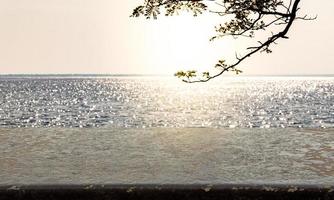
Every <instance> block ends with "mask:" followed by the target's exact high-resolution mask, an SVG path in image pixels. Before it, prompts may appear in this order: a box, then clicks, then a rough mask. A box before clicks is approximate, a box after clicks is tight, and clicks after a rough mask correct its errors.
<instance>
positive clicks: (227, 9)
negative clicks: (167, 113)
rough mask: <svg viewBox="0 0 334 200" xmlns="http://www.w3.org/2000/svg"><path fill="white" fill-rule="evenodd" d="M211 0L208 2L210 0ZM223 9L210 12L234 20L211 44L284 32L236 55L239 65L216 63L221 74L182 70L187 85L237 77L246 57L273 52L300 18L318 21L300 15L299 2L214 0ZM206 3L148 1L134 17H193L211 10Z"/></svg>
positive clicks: (196, 0)
mask: <svg viewBox="0 0 334 200" xmlns="http://www.w3.org/2000/svg"><path fill="white" fill-rule="evenodd" d="M207 1H209V0H207ZM212 1H214V2H215V3H216V5H218V6H219V7H221V8H222V10H215V11H213V10H209V12H210V13H214V14H218V15H220V16H226V15H230V16H233V17H234V18H233V19H232V20H230V21H229V22H226V23H224V24H223V25H222V24H220V25H218V26H217V27H216V32H217V33H218V34H217V35H216V36H214V37H212V38H211V39H210V41H212V40H215V39H218V38H221V37H226V36H232V37H234V38H238V37H239V36H243V37H249V38H253V37H254V35H255V32H256V31H259V30H266V29H267V28H269V27H271V26H283V27H282V28H281V31H279V32H277V33H272V35H271V36H270V37H269V38H267V40H265V41H258V43H259V45H258V46H253V47H248V48H246V49H247V50H248V52H247V53H246V54H245V55H243V56H238V55H237V54H236V56H235V57H236V62H235V63H233V64H230V65H228V64H226V63H225V60H219V61H218V63H217V64H216V66H215V67H216V68H218V69H220V72H218V73H217V74H214V75H210V73H209V72H203V73H202V75H201V77H200V78H198V79H196V80H195V79H194V78H195V77H198V75H197V73H196V71H194V70H190V71H179V72H177V73H176V74H175V76H177V77H179V78H182V80H183V81H184V82H187V83H196V82H207V81H209V80H211V79H213V78H216V77H218V76H220V75H222V74H223V73H225V72H228V71H233V72H235V73H236V74H239V73H241V72H242V71H241V70H239V69H237V68H236V67H237V66H238V65H239V64H240V63H242V62H243V61H244V60H245V59H246V58H248V57H250V56H252V55H253V54H255V53H257V52H267V53H271V52H272V51H271V49H270V46H271V45H272V44H276V41H277V40H278V39H288V37H287V36H286V35H287V33H288V32H289V30H290V28H291V26H292V24H293V22H294V21H295V20H297V19H302V20H314V19H316V17H315V18H309V17H308V16H307V15H305V16H303V17H299V16H297V12H298V10H299V7H298V5H299V3H300V0H289V1H288V3H287V4H285V3H284V0H212ZM205 2H206V1H204V0H145V3H144V5H142V6H138V7H137V8H135V9H134V11H133V14H132V16H134V17H138V16H141V15H144V16H146V17H147V18H151V17H153V18H154V19H156V18H157V16H158V15H159V14H160V13H161V9H162V8H163V9H164V12H165V15H166V16H171V15H174V14H175V13H177V11H179V10H183V9H186V10H188V11H190V12H192V13H193V15H194V16H197V15H198V14H202V13H203V12H204V11H207V10H208V6H207V5H206V4H205Z"/></svg>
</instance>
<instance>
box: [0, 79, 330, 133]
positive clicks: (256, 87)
mask: <svg viewBox="0 0 334 200" xmlns="http://www.w3.org/2000/svg"><path fill="white" fill-rule="evenodd" d="M102 126H103V127H112V128H149V127H169V128H171V127H213V128H218V127H219V128H223V127H228V128H255V127H258V128H286V127H302V128H333V127H334V77H238V76H232V77H221V78H218V79H217V80H213V81H211V82H208V83H199V84H186V83H183V82H181V81H180V80H178V79H176V78H174V77H127V76H125V77H112V76H105V77H102V76H90V77H88V76H0V127H2V128H5V127H102Z"/></svg>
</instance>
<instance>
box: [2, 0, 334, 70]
mask: <svg viewBox="0 0 334 200" xmlns="http://www.w3.org/2000/svg"><path fill="white" fill-rule="evenodd" d="M142 1H143V0H117V1H116V0H0V74H8V73H10V74H13V73H32V74H35V73H57V74H58V73H113V74H119V73H121V74H129V73H130V74H173V73H174V72H175V71H177V70H178V69H199V70H207V69H211V68H212V66H213V65H214V64H215V63H216V61H217V60H218V59H220V58H222V57H229V56H230V57H231V55H234V53H235V48H234V47H237V48H242V47H247V46H243V45H242V44H240V43H238V42H236V41H235V40H232V39H225V40H222V41H217V42H209V38H210V37H211V36H214V32H213V30H214V26H215V25H217V24H218V23H219V22H220V21H221V18H218V17H214V16H212V15H205V16H201V17H197V18H193V17H191V15H189V14H186V13H184V14H185V15H180V16H177V17H172V18H162V19H160V20H146V19H144V18H141V19H138V18H130V17H129V15H130V14H131V12H132V9H133V8H134V7H135V6H137V5H138V4H140V3H142ZM300 7H301V9H302V10H301V13H308V14H310V16H315V15H318V19H317V20H316V21H298V22H296V24H294V25H293V27H292V29H291V31H290V33H289V34H288V36H289V37H290V39H289V40H284V41H282V40H280V41H279V44H278V45H277V46H275V47H274V48H273V51H274V53H273V54H271V55H267V54H258V55H256V56H253V57H251V58H250V59H248V60H246V61H245V62H244V63H243V64H242V65H241V66H240V68H241V69H242V70H243V71H244V74H246V75H247V74H272V75H278V74H334V64H333V63H334V39H333V36H334V23H333V21H332V20H333V19H334V12H333V9H334V1H333V0H321V1H315V0H302V2H301V4H300ZM195 40H196V41H195Z"/></svg>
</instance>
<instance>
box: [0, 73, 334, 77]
mask: <svg viewBox="0 0 334 200" xmlns="http://www.w3.org/2000/svg"><path fill="white" fill-rule="evenodd" d="M0 76H111V77H117V76H135V77H144V76H148V77H154V76H155V77H156V76H174V75H173V74H136V73H134V74H126V73H115V74H111V73H4V74H2V73H0ZM224 76H235V75H234V74H231V75H230V74H225V75H224ZM237 76H242V77H247V76H248V77H252V76H288V77H293V76H299V77H300V76H307V77H311V76H315V77H321V76H326V77H332V76H334V74H239V75H237Z"/></svg>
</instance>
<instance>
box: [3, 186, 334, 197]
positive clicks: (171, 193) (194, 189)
mask: <svg viewBox="0 0 334 200" xmlns="http://www.w3.org/2000/svg"><path fill="white" fill-rule="evenodd" d="M44 199H46V200H49V199H50V200H58V199H59V200H63V199H66V200H67V199H68V200H86V199H87V200H94V199H99V200H107V199H108V200H109V199H112V200H123V199H126V200H132V199H133V200H146V199H147V200H155V199H159V200H171V199H176V200H178V199H180V200H187V199H189V200H202V199H205V200H215V199H219V200H224V199H226V200H227V199H228V200H233V199H235V200H239V199H243V200H248V199H254V200H255V199H270V200H276V199H277V200H278V199H280V200H284V199H296V200H298V199H302V200H308V199H310V200H311V199H319V200H320V199H324V200H330V199H334V185H333V186H323V185H283V184H282V185H277V184H276V185H270V184H268V185H242V184H221V185H195V184H193V185H153V184H152V185H101V184H100V185H99V184H95V185H89V184H87V185H7V186H5V185H3V186H0V200H44Z"/></svg>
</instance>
